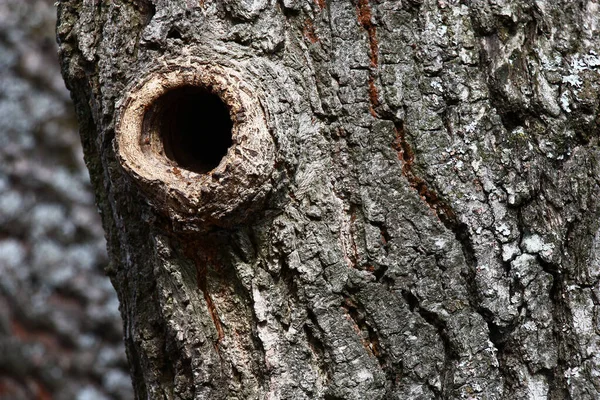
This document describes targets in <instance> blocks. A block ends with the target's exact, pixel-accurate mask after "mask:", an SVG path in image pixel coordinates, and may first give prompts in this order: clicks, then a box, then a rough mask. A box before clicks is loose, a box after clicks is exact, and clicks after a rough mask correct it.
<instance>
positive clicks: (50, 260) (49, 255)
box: [0, 0, 133, 400]
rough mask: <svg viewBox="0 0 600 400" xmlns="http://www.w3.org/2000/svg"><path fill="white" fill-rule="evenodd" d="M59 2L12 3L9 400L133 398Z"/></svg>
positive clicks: (0, 188) (2, 255)
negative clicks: (61, 37)
mask: <svg viewBox="0 0 600 400" xmlns="http://www.w3.org/2000/svg"><path fill="white" fill-rule="evenodd" d="M55 24H56V8H55V7H53V5H52V1H50V0H28V1H23V0H0V399H2V400H32V399H38V400H49V399H54V400H107V399H118V400H129V399H131V398H132V397H133V393H132V385H131V380H130V378H129V374H128V366H127V359H126V356H125V349H124V346H123V344H122V322H121V317H120V315H119V310H118V300H117V295H116V293H115V291H114V289H113V288H112V286H111V284H110V281H109V280H108V278H107V277H106V276H104V271H103V268H104V266H105V265H106V264H107V263H108V259H107V257H106V245H105V240H104V232H103V231H102V227H101V225H100V219H99V218H98V214H97V211H96V207H95V205H94V196H93V194H92V193H91V186H90V183H89V175H88V173H87V170H86V168H85V164H84V162H83V156H82V151H81V145H80V141H79V137H78V134H77V121H76V119H75V113H74V112H73V106H72V104H71V101H70V99H69V92H68V91H67V90H66V88H65V85H64V83H63V80H62V78H61V75H60V67H59V63H58V57H57V54H56V51H57V46H56V43H55V33H54V31H55Z"/></svg>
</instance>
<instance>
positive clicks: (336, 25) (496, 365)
mask: <svg viewBox="0 0 600 400" xmlns="http://www.w3.org/2000/svg"><path fill="white" fill-rule="evenodd" d="M598 15H599V14H598V12H597V5H596V3H594V2H592V1H578V2H570V1H569V2H567V1H553V2H550V1H543V0H541V1H536V2H535V3H531V2H524V1H517V0H505V1H501V2H492V1H476V2H475V1H474V2H470V1H465V2H461V3H459V2H455V1H433V0H432V1H408V0H407V1H391V0H379V1H373V0H356V1H315V2H310V1H300V0H282V1H278V2H276V1H273V0H271V1H267V0H256V1H238V0H227V1H225V0H224V1H220V2H206V1H204V2H189V1H186V2H184V1H179V2H174V1H170V2H167V1H160V0H156V1H152V2H149V1H146V0H137V1H129V2H122V3H121V2H120V3H115V2H108V1H99V2H79V1H75V0H71V1H68V0H67V1H61V2H60V4H59V23H58V27H57V35H58V40H59V43H60V48H61V59H62V70H63V75H64V77H65V80H66V82H67V84H68V86H69V89H70V90H71V93H72V96H73V99H74V101H75V104H76V107H77V111H78V116H79V121H80V125H81V134H82V141H83V144H84V149H85V152H86V156H87V163H88V167H89V169H90V171H91V175H92V179H93V182H94V185H95V188H96V195H97V202H98V204H99V208H100V210H101V213H102V216H103V222H104V227H105V230H106V231H107V235H108V238H109V252H110V255H111V257H112V259H113V260H114V265H115V268H114V270H113V271H111V279H112V282H113V284H114V286H115V288H116V289H117V292H118V293H119V298H120V301H121V313H122V315H123V319H124V324H125V342H126V347H127V351H128V356H129V361H130V364H131V370H132V376H133V381H134V386H135V390H136V396H137V398H140V399H141V398H152V399H160V398H165V399H189V398H196V399H204V398H206V399H221V398H239V399H253V398H281V399H292V398H293V399H302V398H307V399H308V398H310V399H314V398H321V399H365V398H372V399H384V398H399V399H404V398H448V399H454V398H456V399H458V398H478V399H479V398H480V399H538V398H549V399H565V398H572V399H594V398H598V397H600V381H599V379H598V373H599V372H600V358H599V356H598V354H600V352H599V351H598V350H599V343H600V342H599V339H600V337H599V333H598V301H599V297H598V275H599V272H598V271H599V270H598V259H599V258H600V255H599V254H600V250H599V248H600V247H599V245H598V243H599V239H598V238H599V237H600V234H599V233H598V232H599V226H598V225H599V223H598V222H597V221H599V220H600V218H599V213H600V208H599V205H598V198H599V196H598V194H599V193H600V190H599V189H600V187H599V186H598V176H599V174H598V173H599V171H598V169H599V167H598V165H599V163H598V158H599V156H600V152H599V151H598V144H597V140H598V139H597V132H598V104H599V100H598V84H599V76H598V69H599V68H600V58H599V57H598V55H597V54H596V51H597V50H598V48H599V46H598V35H597V33H596V30H597V26H598V22H599V21H598ZM207 71H208V72H207ZM165 74H166V75H168V74H171V75H172V76H180V77H181V76H183V77H184V78H182V80H181V81H177V82H180V83H177V85H179V86H177V85H176V86H173V88H174V87H181V86H182V85H183V86H186V85H187V86H186V87H194V88H197V90H205V91H208V92H211V93H213V94H215V95H218V96H219V97H220V98H221V100H222V101H223V103H225V104H226V105H227V107H228V109H229V113H230V118H231V122H232V124H233V130H232V143H233V145H232V146H231V147H230V148H229V150H228V151H227V154H226V155H225V156H224V157H223V159H222V161H221V162H220V163H219V165H218V166H217V167H215V168H214V169H211V170H209V171H204V170H195V168H194V167H190V165H191V164H187V163H185V162H184V165H182V164H181V158H178V157H170V156H169V155H168V154H166V153H168V151H169V150H168V149H169V146H172V144H166V143H165V142H164V137H163V136H161V135H160V134H154V136H152V135H153V134H152V132H153V130H152V129H154V128H152V127H151V126H152V122H149V124H150V125H147V124H146V125H144V123H142V122H140V121H145V120H147V121H153V120H152V118H154V117H152V116H150V117H148V115H151V114H148V113H149V111H148V110H149V109H154V108H153V107H155V106H154V105H153V104H156V103H154V99H155V97H152V96H150V97H149V98H148V102H144V101H141V100H139V99H140V98H142V97H143V95H141V97H140V95H139V90H143V89H140V88H147V87H148V86H144V85H146V84H147V83H148V82H152V81H153V79H158V78H157V76H158V77H160V76H163V77H164V76H166V75H165ZM171 75H169V76H171ZM160 79H162V78H160ZM165 79H166V78H165ZM169 79H171V78H168V79H167V82H171V81H172V80H169ZM173 79H174V78H173ZM178 79H179V78H178ZM181 82H183V83H181ZM219 82H221V83H219ZM236 82H237V83H236ZM169 85H170V84H169V83H167V84H166V86H164V85H163V88H162V89H160V90H164V91H166V92H168V91H169V90H167V89H168V88H171V86H169ZM240 96H242V97H243V96H247V97H248V100H247V102H248V103H247V104H250V103H249V102H252V104H253V105H252V106H248V107H249V108H248V107H246V109H248V110H251V112H250V114H248V113H241V114H240V113H238V111H241V110H242V109H243V108H244V107H245V106H244V107H241V108H240V107H239V105H240V104H246V103H244V101H246V100H244V101H242V100H240V102H237V101H236V100H234V99H236V98H240V99H241V98H242V97H240ZM142 100H143V99H142ZM136 101H141V102H140V103H139V104H138V103H135V102H136ZM131 104H138V106H139V107H141V108H133V110H134V111H135V110H137V111H135V112H136V113H137V114H136V115H137V116H136V117H135V118H133V119H128V118H129V117H128V115H130V114H128V112H129V111H128V110H131V109H130V108H128V107H129V106H130V105H131ZM165 104H166V103H165ZM138 106H136V107H138ZM156 107H158V108H156V110H158V111H157V114H156V115H158V117H156V118H158V120H160V121H162V120H164V118H165V115H167V114H168V112H166V111H165V112H162V111H160V107H167V108H168V107H169V106H168V105H165V106H156ZM252 110H254V111H252ZM169 112H170V111H169ZM178 115H179V114H178ZM192 117H193V116H192ZM136 118H137V119H136ZM148 118H149V119H148ZM186 118H187V116H186ZM190 118H191V117H190ZM158 120H157V123H163V122H160V121H158ZM192 120H193V119H192ZM123 121H129V122H123ZM136 121H137V122H136ZM245 121H254V122H252V123H251V126H253V127H254V128H249V127H248V126H246V125H244V124H245V123H246V122H245ZM173 123H175V122H173ZM202 124H203V121H198V129H199V130H201V129H204V128H203V127H202ZM177 126H180V125H177ZM157 129H159V130H160V128H157ZM173 129H175V128H173ZM177 129H179V128H177ZM127 132H129V133H127ZM156 132H158V131H156ZM127 135H129V136H127ZM144 135H149V136H144ZM123 137H127V138H128V139H127V141H126V142H124V141H122V138H123ZM145 137H147V138H148V141H147V142H145V139H144V138H145ZM161 138H162V139H161ZM124 143H128V144H124ZM173 143H175V142H173ZM190 143H191V142H190ZM127 146H130V147H127ZM144 146H146V147H144ZM269 146H272V149H271V148H270V147H269ZM138 147H139V151H138V150H136V152H134V153H131V152H130V153H128V152H127V151H128V150H127V149H128V148H138ZM161 151H162V153H161ZM171 151H173V149H171ZM177 151H187V149H185V148H182V149H178V150H177ZM186 154H187V153H186ZM194 154H200V153H194ZM149 160H150V161H149ZM152 160H153V161H152ZM196 161H202V160H196Z"/></svg>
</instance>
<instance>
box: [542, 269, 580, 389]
mask: <svg viewBox="0 0 600 400" xmlns="http://www.w3.org/2000/svg"><path fill="white" fill-rule="evenodd" d="M537 260H538V262H539V264H540V266H541V267H542V270H543V271H544V272H546V273H547V274H550V275H551V276H552V287H551V288H550V299H551V300H552V303H553V304H552V305H553V310H552V311H553V312H552V318H553V320H554V335H555V337H556V342H557V348H558V360H557V364H556V367H555V368H554V371H553V374H550V378H551V379H549V380H548V383H549V386H550V390H549V393H548V398H549V399H570V398H571V395H570V394H569V392H568V390H566V388H568V387H569V382H568V380H567V376H568V373H567V370H568V369H570V367H571V365H569V364H568V361H569V360H573V359H577V358H579V351H578V350H577V343H573V342H574V341H575V340H576V339H575V338H574V337H573V336H572V328H571V327H572V326H573V316H572V315H571V311H570V309H569V307H568V306H567V304H566V303H565V293H566V292H567V290H566V288H565V287H564V286H565V281H564V279H563V277H562V274H561V273H560V271H559V270H558V268H557V267H556V266H555V265H553V264H550V263H548V262H546V261H544V260H542V259H541V257H537ZM573 353H574V354H573Z"/></svg>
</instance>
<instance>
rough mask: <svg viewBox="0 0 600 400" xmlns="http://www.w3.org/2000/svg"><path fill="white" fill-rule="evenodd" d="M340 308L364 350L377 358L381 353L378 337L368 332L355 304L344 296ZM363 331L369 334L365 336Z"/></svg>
mask: <svg viewBox="0 0 600 400" xmlns="http://www.w3.org/2000/svg"><path fill="white" fill-rule="evenodd" d="M342 309H343V310H344V312H345V313H346V319H347V320H348V321H349V322H350V323H351V324H352V329H354V332H356V334H357V335H358V336H359V337H360V342H361V343H362V345H363V347H364V348H365V350H367V352H369V353H370V354H371V355H373V356H374V357H376V358H378V357H379V356H380V355H381V351H380V347H379V339H378V338H377V337H376V336H374V335H371V334H370V332H369V327H368V326H367V324H366V322H365V321H364V319H363V318H361V317H360V316H359V313H358V306H357V304H356V303H355V302H354V301H352V299H350V298H349V297H345V298H344V304H342ZM365 333H368V335H369V336H368V337H365Z"/></svg>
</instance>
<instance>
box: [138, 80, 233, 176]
mask: <svg viewBox="0 0 600 400" xmlns="http://www.w3.org/2000/svg"><path fill="white" fill-rule="evenodd" d="M148 123H149V124H150V125H154V126H153V127H150V129H151V130H152V131H153V132H155V133H157V134H158V135H157V136H158V138H160V141H161V142H162V147H163V150H164V154H165V156H166V157H167V158H169V159H170V160H171V161H173V162H174V163H176V164H177V166H178V167H180V168H183V169H187V170H189V171H193V172H197V173H206V172H209V171H210V170H212V169H214V168H216V167H217V166H218V165H219V163H220V162H221V160H222V159H223V157H224V156H225V155H226V154H227V150H228V149H229V147H230V146H231V144H232V136H231V135H232V133H231V130H232V127H233V123H232V121H231V117H230V115H229V109H228V107H227V105H226V104H225V103H224V102H223V100H221V98H220V97H219V96H217V95H216V94H214V93H211V92H210V91H208V90H207V89H204V88H201V87H197V86H183V87H179V88H176V89H172V90H170V91H168V92H166V93H165V94H163V95H162V96H160V97H159V98H158V99H157V100H156V101H155V102H154V104H153V105H152V107H151V108H150V110H148V111H147V112H146V114H145V115H144V125H146V126H147V124H148Z"/></svg>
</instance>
